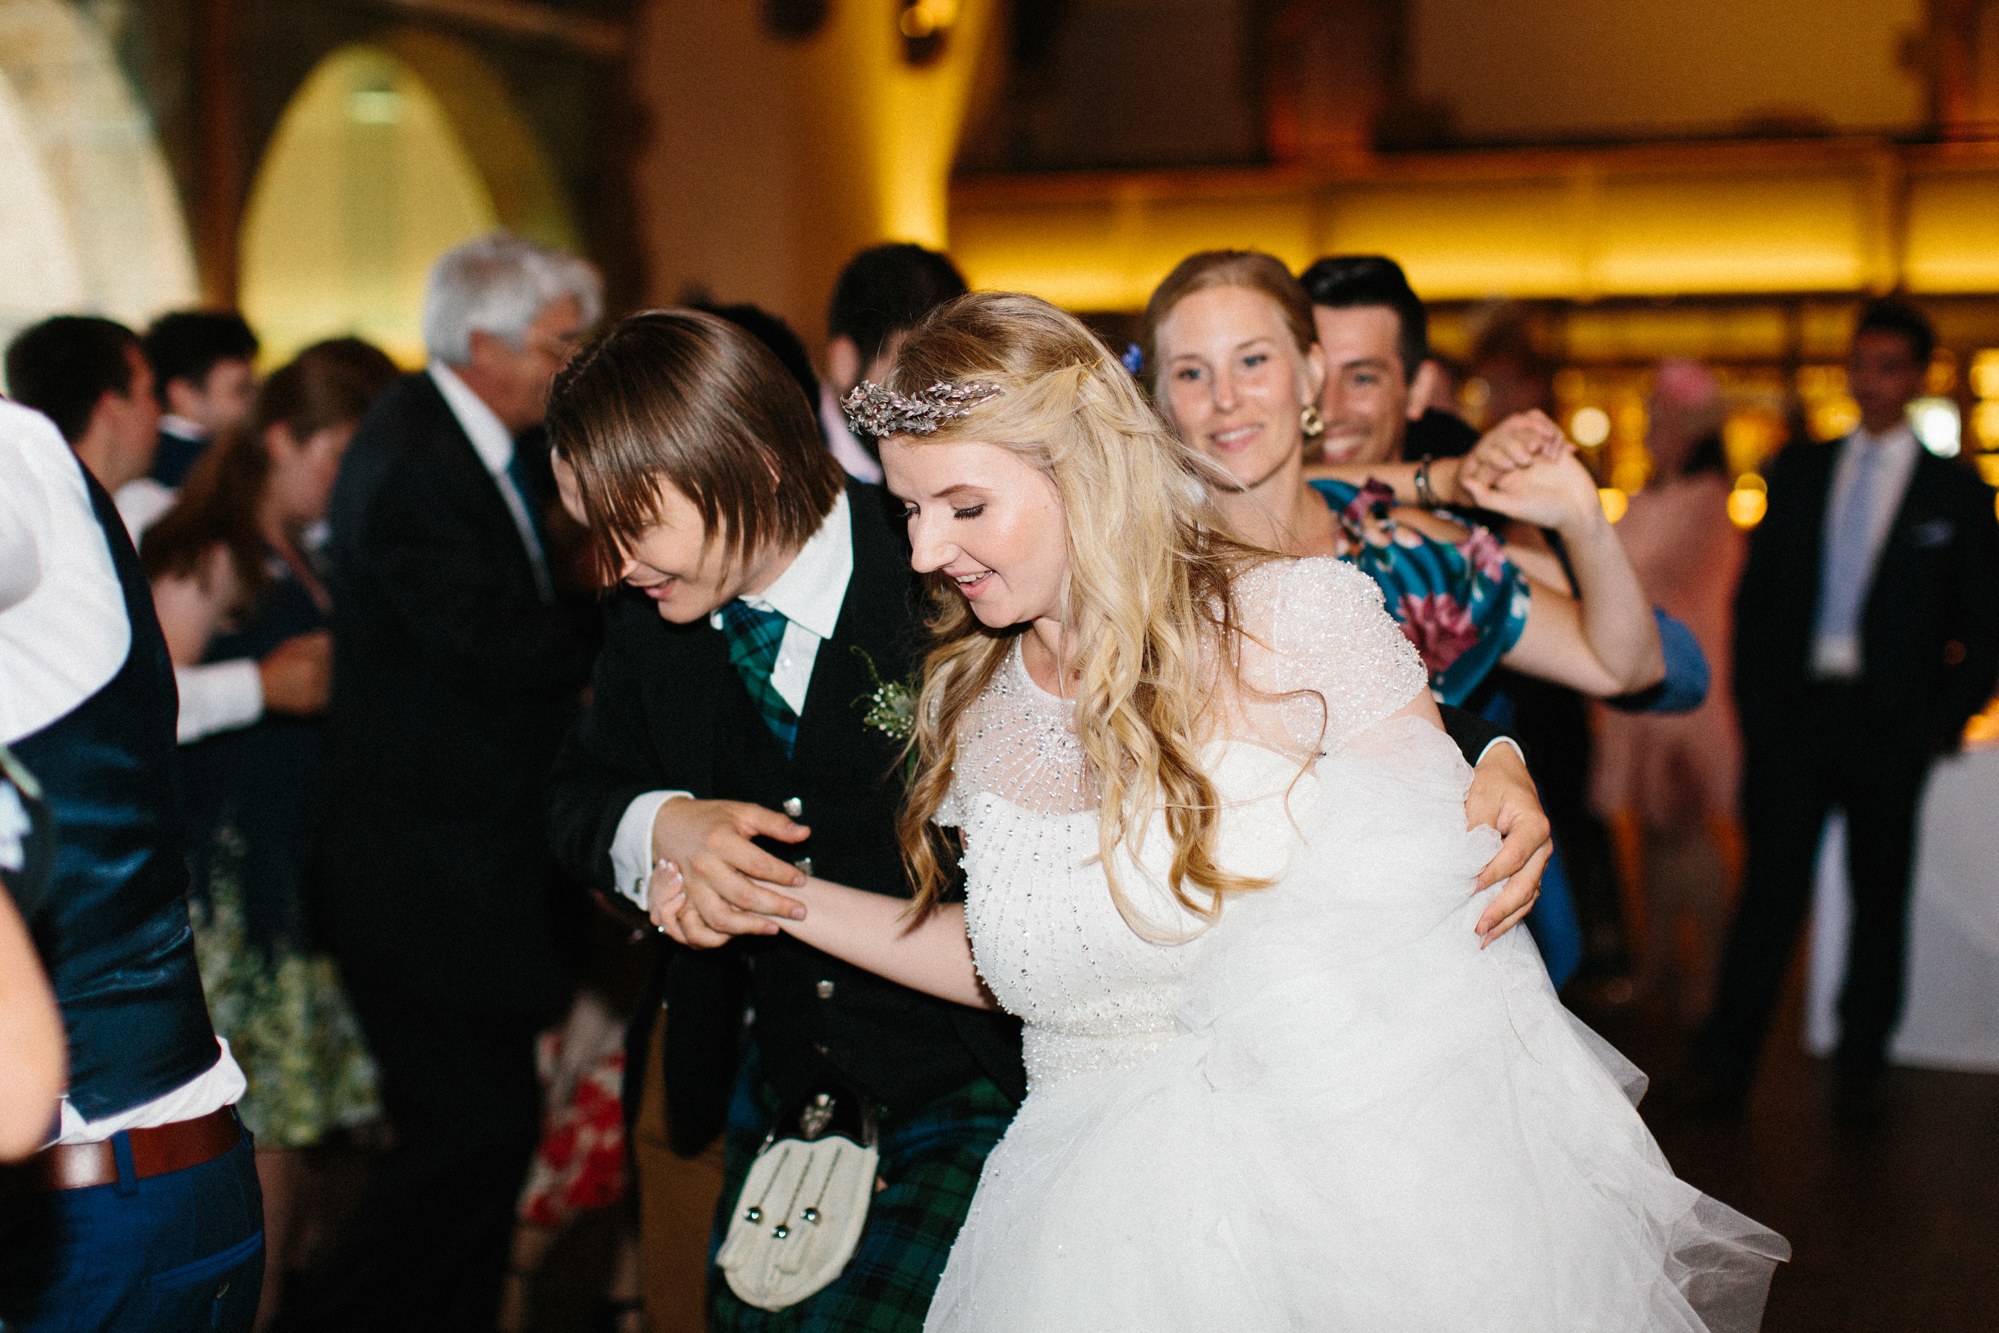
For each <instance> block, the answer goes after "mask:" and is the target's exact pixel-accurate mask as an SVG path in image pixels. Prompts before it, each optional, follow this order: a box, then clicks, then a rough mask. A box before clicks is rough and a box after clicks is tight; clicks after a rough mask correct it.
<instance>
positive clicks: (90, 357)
mask: <svg viewBox="0 0 1999 1333" xmlns="http://www.w3.org/2000/svg"><path fill="white" fill-rule="evenodd" d="M7 392H8V393H10V394H12V395H13V397H14V399H15V401H17V402H21V403H25V404H27V405H28V406H29V407H32V408H34V409H35V410H36V411H37V412H40V413H42V414H43V415H44V416H46V417H48V418H49V420H51V421H53V422H55V423H56V429H58V430H60V431H61V432H62V437H63V439H65V440H67V441H69V447H70V448H72V449H74V450H75V451H76V456H77V458H79V459H81V460H82V462H83V465H84V467H86V468H88V469H90V475H91V476H93V477H95V478H96V479H97V484H98V485H100V486H102V487H103V488H104V489H105V490H107V491H109V492H111V495H112V497H113V499H114V501H115V502H116V504H117V506H118V513H119V516H120V517H122V518H123V519H124V520H125V527H126V529H127V531H128V532H129V533H130V534H133V540H134V541H136V540H137V539H138V538H137V535H136V534H137V533H139V532H140V531H141V530H142V529H144V527H145V526H146V524H147V523H150V522H151V521H152V520H153V519H155V518H157V517H159V515H160V514H162V513H164V512H165V511H166V508H167V506H168V505H170V504H172V503H173V493H172V492H171V491H170V490H168V489H167V488H166V487H165V486H162V485H161V484H160V483H159V482H156V481H154V480H152V479H151V478H149V477H147V475H146V472H147V469H149V468H150V467H152V465H153V454H154V451H155V450H156V449H157V448H158V447H159V437H160V405H159V402H158V401H157V400H156V399H155V398H154V397H153V368H152V366H151V365H150V364H149V363H148V362H147V360H146V356H145V353H144V352H143V351H141V350H140V346H139V336H138V335H137V334H135V333H133V332H132V330H130V329H128V328H126V327H125V326H124V325H123V324H120V323H117V322H116V321H114V320H109V319H99V318H97V317H96V316H95V315H57V316H55V317H54V318H51V319H45V320H43V321H42V322H41V323H39V324H35V325H32V326H30V327H29V328H26V329H23V330H22V331H21V332H20V333H18V334H16V335H15V336H14V341H13V342H11V343H9V344H8V345H7Z"/></svg>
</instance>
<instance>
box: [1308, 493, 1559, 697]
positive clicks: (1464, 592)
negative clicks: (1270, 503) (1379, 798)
mask: <svg viewBox="0 0 1999 1333" xmlns="http://www.w3.org/2000/svg"><path fill="white" fill-rule="evenodd" d="M1312 488H1313V489H1314V490H1316V491H1318V492H1319V494H1320V495H1321V496H1323V497H1324V498H1325V501H1326V504H1327V506H1328V507H1329V508H1331V510H1332V511H1333V525H1334V538H1335V541H1336V543H1337V545H1338V547H1339V557H1340V559H1342V560H1347V561H1350V562H1352V563H1353V564H1354V566H1355V567H1357V568H1358V569H1359V570H1360V571H1361V573H1363V574H1365V575H1367V576H1368V577H1369V578H1371V579H1373V580H1374V581H1375V583H1376V584H1378V585H1379V586H1380V588H1381V591H1382V595H1383V598H1384V599H1385V600H1386V602H1387V604H1388V613H1389V614H1390V615H1392V616H1394V617H1395V619H1396V622H1397V623H1398V624H1400V625H1401V626H1402V633H1403V634H1404V635H1406V636H1407V637H1408V639H1409V641H1410V642H1411V643H1413V644H1415V645H1416V651H1417V652H1419V653H1421V654H1422V655H1423V665H1424V666H1425V667H1427V668H1429V672H1430V689H1431V691H1432V692H1433V693H1434V694H1435V695H1436V696H1437V698H1438V699H1440V700H1442V701H1443V702H1444V703H1447V704H1456V703H1461V702H1463V701H1464V699H1465V697H1466V696H1467V695H1469V694H1470V693H1471V692H1472V691H1473V690H1474V689H1476V688H1478V683H1479V682H1480V681H1482V680H1484V679H1485V677H1486V673H1487V672H1489V671H1491V670H1492V668H1493V666H1494V665H1495V664H1496V663H1497V662H1498V661H1499V659H1500V658H1502V657H1504V656H1505V655H1506V654H1507V652H1508V651H1509V650H1511V649H1512V647H1513V645H1514V644H1516V643H1518V642H1519V641H1520V632H1521V631H1522V630H1524V629H1525V628H1526V627H1527V595H1528V594H1527V577H1526V576H1525V575H1524V574H1522V573H1521V572H1520V571H1519V569H1517V568H1516V567H1515V566H1514V564H1513V562H1512V561H1510V560H1508V559H1507V558H1506V553H1505V548H1504V547H1503V546H1502V545H1501V544H1500V540H1499V538H1497V537H1495V536H1493V535H1492V533H1491V532H1490V531H1488V530H1487V529H1485V528H1482V527H1479V526H1477V525H1476V524H1474V525H1473V526H1472V529H1471V531H1470V533H1468V534H1467V535H1466V536H1465V539H1464V540H1463V541H1460V542H1441V541H1438V540H1436V539H1435V538H1432V537H1426V536H1424V535H1423V534H1422V533H1420V532H1417V531H1415V530H1414V529H1413V528H1406V527H1403V526H1402V525H1401V524H1399V523H1397V522H1396V521H1395V520H1394V519H1393V518H1391V517H1389V511H1390V510H1392V509H1393V508H1394V507H1395V495H1394V492H1392V491H1390V490H1389V489H1388V488H1387V487H1386V486H1383V485H1382V484H1381V483H1380V482H1376V481H1370V482H1369V483H1368V484H1367V485H1365V486H1352V485H1349V484H1348V483H1346V482H1343V481H1315V482H1313V483H1312ZM1452 521H1453V522H1456V521H1459V520H1457V519H1456V518H1453V519H1452Z"/></svg>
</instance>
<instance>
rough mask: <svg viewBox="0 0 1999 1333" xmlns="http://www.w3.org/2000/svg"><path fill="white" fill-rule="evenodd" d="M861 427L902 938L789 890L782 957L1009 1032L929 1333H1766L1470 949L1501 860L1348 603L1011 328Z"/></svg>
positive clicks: (1634, 1087)
mask: <svg viewBox="0 0 1999 1333" xmlns="http://www.w3.org/2000/svg"><path fill="white" fill-rule="evenodd" d="M1253 354H1254V349H1250V350H1249V351H1247V352H1246V353H1245V355H1253ZM891 388H892V390H893V391H891V389H886V388H882V387H879V386H864V387H863V389H862V390H858V391H857V392H856V396H855V399H854V400H852V402H851V405H850V411H851V412H853V413H854V414H855V415H856V416H857V417H858V418H859V420H860V424H862V425H864V426H866V427H868V428H870V429H871V430H872V431H873V433H875V434H877V435H879V436H881V437H883V440H884V447H883V451H882V454H883V462H884V465H885V467H886V469H887V473H888V478H889V485H890V488H891V489H892V490H893V491H894V493H895V494H896V495H897V496H898V497H899V498H900V499H901V500H902V501H903V502H904V503H905V505H907V506H908V510H909V528H910V536H911V543H912V547H913V551H914V557H913V558H914V560H915V562H916V565H917V567H918V568H919V569H923V570H926V571H936V572H937V573H938V574H939V576H940V577H938V578H937V579H935V580H934V582H935V584H936V586H937V589H938V593H939V600H938V611H937V614H936V616H935V618H934V625H935V629H936V633H937V646H936V647H935V648H934V650H933V651H932V652H931V654H930V656H929V659H928V661H927V663H926V671H925V679H924V683H923V687H922V691H921V695H920V697H919V699H918V700H917V703H916V709H915V712H916V722H917V742H918V743H917V746H916V749H915V752H914V762H915V763H916V769H915V774H914V777H913V780H912V783H911V788H910V792H911V794H910V801H909V809H908V811H907V813H906V816H905V825H904V836H905V847H906V849H907V850H908V851H909V852H910V855H911V861H912V865H913V867H914V870H915V873H916V878H917V881H918V885H919V910H918V912H917V913H916V914H915V915H914V916H913V917H909V916H904V915H902V909H903V908H904V907H905V906H906V904H903V903H901V902H899V901H896V900H892V899H886V898H883V897H881V896H878V895H875V894H868V893H860V892H857V891H855V890H851V889H843V888H841V887H840V886H837V885H830V884H825V883H822V882H819V881H816V880H815V881H812V882H811V883H809V884H808V885H807V886H806V888H805V889H803V890H793V891H792V892H793V893H794V895H795V896H796V897H798V898H800V899H802V900H803V901H804V902H805V903H806V904H807V908H808V915H807V916H806V918H805V919H804V920H802V921H789V920H787V921H784V922H782V924H783V926H784V928H785V929H787V930H791V931H793V932H795V933H797V934H798V935H800V936H801V937H802V938H804V939H805V940H806V941H807V942H808V943H811V944H814V945H816V946H817V947H819V948H822V949H825V950H827V951H828V952H831V953H834V954H837V955H839V956H842V957H846V958H848V959H850V960H851V961H854V962H856V963H859V964H861V965H863V966H866V967H870V968H872V969H874V970H876V971H879V972H881V973H883V974H884V975H887V976H890V977H892V978H894V979H895V980H898V981H902V982H904V983H905V984H909V985H912V986H917V987H919V988H921V989H925V990H928V991H931V992H932V993H935V994H941V995H945V996H947V997H948V998H952V999H956V1000H960V1001H963V1002H966V1003H988V1004H990V1003H995V1002H996V1003H998V1004H999V1005H1001V1006H1002V1007H1004V1008H1006V1009H1007V1010H1009V1011H1011V1012H1013V1013H1015V1014H1018V1015H1019V1016H1020V1017H1021V1018H1022V1019H1023V1020H1024V1023H1025V1054H1026V1060H1027V1070H1028V1078H1029V1093H1028V1097H1027V1100H1026V1102H1025V1103H1024V1104H1023V1105H1022V1107H1021V1109H1020V1112H1019V1114H1018V1116H1017V1117H1016V1119H1015V1120H1014V1122H1013V1125H1012V1126H1011V1128H1010V1129H1009V1130H1008V1131H1007V1134H1006V1137H1005V1138H1004V1139H1003V1140H1002V1141H1001V1143H1000V1145H999V1147H998V1148H997V1149H995V1150H994V1152H993V1153H992V1155H991V1156H990V1157H989V1158H988V1159H987V1161H986V1164H985V1169H984V1173H983V1175H982V1176H981V1178H980V1182H979V1188H978V1193H977V1195H976V1196H975V1198H974V1200H973V1203H972V1209H971V1213H970V1216H969V1218H968V1220H967V1221H966V1224H965V1226H964V1229H963V1230H962V1231H961V1232H960V1234H959V1237H958V1240H957V1243H956V1246H955V1247H954V1248H953V1250H952V1252H951V1257H950V1261H949V1264H948V1266H947V1267H946V1269H945V1272H944V1275H943V1279H942V1282H941V1284H940V1286H939V1288H938V1291H937V1295H936V1299H935V1301H934V1303H933V1304H932V1306H931V1310H930V1315H929V1320H928V1322H927V1324H926V1327H927V1328H930V1329H937V1330H968V1331H973V1330H975V1331H977V1333H987V1331H989V1330H1007V1331H1009V1333H1011V1331H1016V1330H1017V1331H1018V1333H1045V1331H1047V1330H1065V1329H1077V1330H1102V1329H1125V1328H1130V1329H1140V1328H1143V1329H1148V1330H1157V1329H1168V1330H1173V1329H1186V1330H1195V1329H1200V1330H1209V1329H1255V1330H1263V1329H1270V1330H1276V1329H1332V1330H1368V1331H1369V1333H1374V1331H1377V1330H1393V1329H1408V1330H1426V1331H1427V1330H1439V1329H1466V1330H1472V1329H1476V1330H1517V1331H1518V1333H1546V1331H1548V1330H1582V1329H1588V1330H1612V1329H1617V1330H1623V1329H1648V1330H1651V1329H1657V1330H1697V1329H1708V1330H1715V1331H1716V1333H1720V1331H1722V1330H1727V1331H1729V1333H1734V1331H1735V1330H1752V1329H1754V1328H1756V1327H1757V1325H1758V1323H1759V1322H1760V1320H1761V1315H1762V1308H1763V1301H1764V1297H1765V1294H1766V1292H1767V1288H1768V1284H1769V1280H1770V1275H1771V1272H1772V1270H1773V1267H1774V1265H1775V1263H1776V1262H1778V1261H1780V1260H1782V1259H1785V1258H1788V1256H1789V1247H1788V1246H1787V1245H1786V1244H1785V1242H1784V1241H1783V1240H1782V1239H1781V1238H1780V1237H1778V1236H1776V1235H1774V1234H1773V1233H1771V1232H1770V1231H1768V1230H1767V1229H1766V1228H1763V1227H1761V1226H1759V1225H1758V1224H1757V1223H1755V1222H1753V1221H1751V1220H1749V1219H1748V1218H1746V1217H1743V1216H1742V1215H1741V1214H1739V1213H1736V1212H1734V1211H1733V1210H1731V1209H1729V1208H1727V1207H1725V1206H1724V1205H1722V1204H1720V1203H1718V1202H1716V1201H1714V1200H1712V1199H1710V1198H1707V1197H1706V1196H1704V1195H1702V1194H1701V1193H1700V1192H1699V1191H1698V1190H1695V1189H1693V1188H1692V1187H1691V1186H1688V1185H1686V1184H1684V1183H1682V1182H1681V1181H1679V1180H1678V1179H1677V1178H1675V1176H1674V1175H1673V1173H1672V1170H1671V1168H1670V1167H1669V1166H1668V1165H1667V1163H1666V1161H1665V1159H1664V1158H1663V1157H1662V1156H1661V1154H1660V1152H1659V1150H1658V1148H1657V1146H1656V1145H1655V1144H1654V1143H1653V1141H1652V1138H1651V1136H1650V1135H1649V1134H1648V1133H1647V1132H1646V1129H1645V1127H1644V1124H1643V1123H1642V1122H1641V1121H1640V1119H1639V1117H1638V1115H1637V1113H1636V1111H1635V1110H1634V1109H1633V1108H1634V1103H1635V1100H1636V1098H1637V1096H1638V1094H1639V1093H1640V1092H1641V1091H1642V1088H1643V1077H1642V1075H1639V1074H1638V1073H1637V1071H1636V1070H1635V1069H1633V1068H1632V1067H1631V1066H1630V1065H1629V1064H1628V1063H1626V1062H1625V1061H1624V1060H1622V1059H1621V1058H1620V1057H1619V1056H1618V1055H1617V1054H1616V1053H1615V1052H1614V1051H1613V1050H1612V1049H1611V1048H1610V1047H1609V1046H1608V1045H1607V1044H1605V1043H1604V1042H1603V1041H1602V1040H1601V1039H1600V1038H1598V1037H1596V1036H1595V1035H1594V1034H1593V1033H1591V1032H1590V1031H1589V1030H1588V1029H1587V1028H1585V1027H1583V1026H1582V1025H1581V1024H1580V1023H1579V1022H1577V1021H1576V1020H1575V1019H1573V1018H1572V1017H1571V1016H1570V1015H1569V1014H1568V1013H1567V1012H1566V1011H1565V1010H1564V1009H1563V1008H1562V1007H1561V1005H1560V1003H1559V1002H1558V1001H1557V1000H1556V998H1555V995H1554V993H1553V990H1552V989H1551V987H1550V986H1549V983H1548V979H1547V974H1546V972H1545V970H1544V969H1543V968H1542V966H1541V962H1540V959H1539V957H1538V956H1537V955H1536V953H1535V952H1534V946H1533V944H1532V942H1531V941H1530V940H1529V938H1528V937H1527V936H1526V934H1525V933H1524V932H1518V931H1515V932H1512V933H1509V934H1506V935H1504V936H1501V937H1497V938H1494V939H1491V940H1489V941H1482V939H1481V937H1480V936H1479V935H1478V934H1477V933H1476V923H1477V922H1478V920H1479V916H1480V913H1481V911H1482V910H1483V909H1484V907H1485V905H1486V903H1487V901H1488V899H1489V898H1490V897H1491V895H1492V894H1493V893H1495V892H1497V890H1496V889H1490V890H1486V891H1485V892H1483V893H1476V894H1475V893H1472V892H1470V887H1471V884H1472V882H1473V879H1474V877H1475V876H1476V875H1477V873H1478V871H1479V869H1480V867H1482V866H1483V865H1484V864H1485V863H1486V861H1487V860H1488V859H1489V858H1490V856H1491V855H1492V852H1493V850H1494V848H1495V847H1496V845H1497V843H1498V835H1497V834H1496V833H1494V832H1493V831H1492V830H1491V829H1490V828H1478V829H1473V830H1470V831H1469V832H1468V831H1467V830H1466V829H1465V827H1464V813H1463V812H1464V799H1465V792H1466V788H1467V785H1468V783H1469V781H1470V776H1471V775H1470V770H1469V769H1468V768H1467V767H1466V765H1465V763H1464V761H1463V759H1462V758H1461V757H1460V756H1459V754H1458V752H1457V750H1456V748H1455V747H1454V746H1453V745H1452V744H1451V743H1450V741H1449V740H1448V739H1446V737H1445V736H1444V734H1443V732H1442V730H1441V729H1440V727H1439V726H1438V723H1437V715H1436V710H1435V707H1434V705H1433V704H1432V703H1431V701H1430V696H1429V694H1428V691H1427V690H1426V688H1425V684H1426V678H1425V675H1424V670H1423V666H1422V664H1421V662H1420V660H1419V659H1418V657H1417V655H1416V653H1415V651H1414V649H1413V648H1412V647H1411V646H1410V645H1409V643H1408V641H1407V640H1406V639H1405V638H1404V637H1403V636H1402V634H1401V633H1400V632H1399V631H1398V629H1397V627H1396V626H1395V624H1394V622H1393V621H1392V620H1390V619H1389V617H1388V615H1387V614H1386V612H1385V611H1384V610H1383V608H1382V604H1381V594H1380V592H1379V591H1378V589H1377V588H1376V586H1375V585H1374V584H1373V583H1372V582H1371V581H1369V580H1368V579H1367V578H1366V577H1364V576H1363V575H1360V574H1358V573H1357V572H1355V571H1354V570H1352V569H1351V568H1348V567H1346V566H1344V565H1342V564H1340V563H1338V562H1336V561H1333V560H1320V559H1311V560H1291V559H1281V558H1275V557H1272V556H1271V555H1270V554H1269V553H1267V552H1260V551H1255V550H1251V549H1249V548H1244V547H1241V546H1239V545H1236V544H1235V543H1233V542H1232V541H1230V540H1229V539H1228V538H1227V537H1225V536H1223V535H1221V530H1220V528H1219V525H1218V524H1216V523H1215V521H1214V519H1213V517H1212V513H1211V511H1210V510H1209V509H1208V507H1207V505H1206V502H1205V501H1204V499H1203V493H1204V492H1203V484H1204V483H1203V482H1202V481H1201V478H1202V477H1204V476H1206V475H1207V474H1206V473H1204V472H1203V471H1202V466H1203V465H1202V464H1200V463H1199V462H1198V461H1197V460H1196V459H1195V457H1194V456H1193V455H1192V454H1191V453H1190V452H1188V451H1187V450H1186V449H1185V447H1184V446H1182V445H1180V444H1179V443H1178V442H1177V441H1176V440H1175V439H1174V438H1173V437H1172V436H1171V435H1170V434H1169V433H1168V432H1167V431H1166V430H1165V429H1164V428H1163V427H1161V426H1160V425H1159V424H1158V423H1157V421H1156V418H1154V417H1153V416H1152V414H1151V412H1150V409H1149V408H1148V407H1147V406H1146V405H1145V403H1144V401H1143V399H1142V398H1141V397H1140V395H1139V393H1138V390H1137V388H1136V386H1135V385H1134V384H1133V382H1132V381H1131V379H1130V378H1129V377H1128V376H1126V375H1125V373H1124V372H1123V370H1122V369H1121V368H1119V366H1118V365H1117V362H1116V361H1115V360H1114V359H1113V358H1111V357H1110V356H1109V354H1108V353H1106V352H1105V351H1104V350H1103V348H1102V346H1101V345H1100V344H1098V343H1097V342H1096V341H1095V339H1094V338H1093V337H1092V336H1091V335H1090V334H1089V333H1088V332H1087V331H1086V330H1085V329H1084V328H1083V327H1082V326H1081V325H1080V324H1078V323H1077V322H1076V321H1074V320H1072V319H1070V318H1069V317H1068V316H1066V315H1063V314H1061V313H1060V312H1058V311H1056V310H1054V309H1053V308H1052V307H1050V306H1048V305H1046V304H1045V303H1043V302H1040V301H1038V300H1035V299H1034V298H1031V297H1021V296H1004V295H975V296H972V297H967V298H964V299H963V300H961V301H960V302H957V303H955V304H954V305H952V306H950V307H947V308H946V310H944V311H943V312H941V313H940V314H939V315H938V316H934V317H933V318H932V320H931V321H930V323H929V324H927V325H926V326H925V327H924V328H922V329H920V330H919V331H918V332H917V333H916V334H915V335H914V336H913V337H912V338H911V340H910V342H909V344H908V345H907V346H906V347H905V348H904V350H903V351H902V353H901V356H900V359H899V361H898V364H897V367H896V369H895V371H894V372H893V375H892V381H891ZM1531 471H1532V470H1531V469H1530V470H1529V473H1531ZM1518 484H1520V485H1532V484H1534V482H1533V478H1532V477H1531V475H1528V474H1521V479H1520V481H1519V482H1518ZM940 826H941V827H945V828H955V829H957V830H959V831H960V833H961V835H962V840H963V858H962V863H963V868H964V892H965V898H964V903H963V905H962V906H959V905H956V904H941V905H940V904H939V903H938V902H937V901H936V894H937V891H938V890H939V888H940V887H941V886H943V885H944V883H945V882H946V881H947V879H948V878H949V876H948V874H947V873H946V869H945V867H944V865H943V864H942V863H943V862H945V861H948V860H949V859H950V853H949V852H948V851H947V850H946V844H944V843H943V842H942V840H941V839H940V837H939V836H938V835H937V833H936V829H937V828H938V827H940ZM968 941H969V945H968ZM1486 943H1489V944H1490V947H1483V946H1484V944H1486ZM974 969H976V971H975V970H974Z"/></svg>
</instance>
